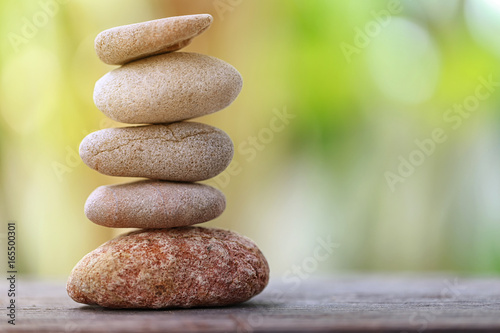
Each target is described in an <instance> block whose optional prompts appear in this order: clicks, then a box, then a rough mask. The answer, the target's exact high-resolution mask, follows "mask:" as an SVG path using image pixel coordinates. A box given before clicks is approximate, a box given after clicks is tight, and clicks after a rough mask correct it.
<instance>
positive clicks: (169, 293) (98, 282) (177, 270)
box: [66, 227, 269, 309]
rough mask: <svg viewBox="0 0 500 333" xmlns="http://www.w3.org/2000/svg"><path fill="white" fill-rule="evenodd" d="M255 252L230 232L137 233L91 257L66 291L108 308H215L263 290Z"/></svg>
mask: <svg viewBox="0 0 500 333" xmlns="http://www.w3.org/2000/svg"><path fill="white" fill-rule="evenodd" d="M268 279H269V266H268V264H267V261H266V259H265V257H264V256H263V254H262V253H261V251H260V250H259V249H258V247H257V246H256V245H255V244H254V243H253V242H252V241H251V240H250V239H248V238H246V237H244V236H241V235H239V234H237V233H235V232H231V231H227V230H221V229H215V228H211V229H208V228H201V227H181V228H172V229H154V230H151V231H144V230H139V231H135V232H132V233H129V234H126V235H123V236H120V237H118V238H115V239H113V240H111V241H109V242H107V243H105V244H103V245H101V246H100V247H99V248H97V249H96V250H94V251H92V252H90V253H89V254H87V255H86V256H85V257H83V259H82V260H80V262H79V263H78V264H76V266H75V268H73V271H72V272H71V274H70V277H69V279H68V282H67V285H66V289H67V291H68V294H69V296H70V297H71V298H72V299H73V300H75V301H76V302H79V303H84V304H98V305H101V306H105V307H112V308H155V309H156V308H170V307H182V308H190V307H195V306H196V307H198V306H220V305H229V304H235V303H240V302H244V301H246V300H248V299H250V298H251V297H253V296H255V295H257V294H259V293H260V292H261V291H262V290H263V289H264V288H265V286H266V285H267V283H268Z"/></svg>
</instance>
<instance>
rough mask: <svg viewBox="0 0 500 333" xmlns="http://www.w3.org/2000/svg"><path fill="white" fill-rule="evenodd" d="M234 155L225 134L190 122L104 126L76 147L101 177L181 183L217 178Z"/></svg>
mask: <svg viewBox="0 0 500 333" xmlns="http://www.w3.org/2000/svg"><path fill="white" fill-rule="evenodd" d="M233 151H234V150H233V143H232V141H231V139H230V138H229V137H228V136H227V134H226V133H224V132H223V131H221V130H220V129H218V128H215V127H212V126H209V125H205V124H200V123H195V122H180V123H173V124H168V125H147V126H137V127H122V128H107V129H103V130H100V131H97V132H94V133H91V134H89V135H87V136H86V137H85V138H84V139H83V141H82V143H81V144H80V157H81V158H82V160H83V162H85V164H87V165H88V166H89V167H91V168H92V169H94V170H96V171H99V172H100V173H102V174H105V175H110V176H123V177H145V178H151V179H162V180H171V181H185V182H194V181H200V180H205V179H208V178H211V177H214V176H216V175H218V174H219V173H221V172H222V171H224V169H225V168H226V167H227V166H228V165H229V162H231V159H232V157H233Z"/></svg>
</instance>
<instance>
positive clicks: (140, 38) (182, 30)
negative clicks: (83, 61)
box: [94, 14, 213, 65]
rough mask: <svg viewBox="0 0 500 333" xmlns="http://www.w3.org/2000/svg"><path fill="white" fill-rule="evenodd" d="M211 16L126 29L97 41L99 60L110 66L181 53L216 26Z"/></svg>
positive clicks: (117, 29)
mask: <svg viewBox="0 0 500 333" xmlns="http://www.w3.org/2000/svg"><path fill="white" fill-rule="evenodd" d="M212 20H213V19H212V16H211V15H210V14H198V15H185V16H174V17H167V18H164V19H159V20H153V21H147V22H141V23H135V24H129V25H123V26H120V27H114V28H111V29H108V30H105V31H103V32H101V33H100V34H99V35H97V37H96V39H95V43H94V46H95V50H96V52H97V56H98V57H99V58H100V59H101V60H102V61H103V62H105V63H107V64H110V65H122V64H125V63H127V62H130V61H132V60H137V59H141V58H144V57H148V56H152V55H155V54H161V53H166V52H171V51H176V50H179V49H181V48H183V47H185V46H187V45H189V44H190V43H191V40H192V39H193V38H194V37H196V36H198V35H199V34H201V33H202V32H204V31H205V30H206V29H208V27H209V26H210V24H212Z"/></svg>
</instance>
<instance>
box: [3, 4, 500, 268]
mask: <svg viewBox="0 0 500 333" xmlns="http://www.w3.org/2000/svg"><path fill="white" fill-rule="evenodd" d="M195 13H210V14H212V15H213V17H214V23H213V25H212V26H211V28H210V29H209V30H208V31H206V32H205V33H204V34H202V35H201V36H199V37H197V38H196V39H195V40H194V41H193V43H192V44H191V45H190V46H189V47H187V48H186V49H185V51H189V52H199V53H204V54H208V55H211V56H215V57H218V58H220V59H223V60H224V61H226V62H228V63H230V64H232V65H233V66H234V67H236V68H237V69H238V70H239V71H240V73H241V74H242V76H243V79H244V87H243V90H242V92H241V94H240V96H239V97H238V99H237V100H236V101H235V102H234V103H233V104H232V105H231V106H229V107H228V108H227V109H225V110H223V111H221V112H218V113H216V114H213V115H210V116H207V117H203V118H200V119H197V121H201V122H205V123H208V124H211V125H214V126H217V127H219V128H221V129H223V130H224V131H226V132H227V133H228V134H229V135H230V136H231V137H232V139H233V141H234V145H235V148H236V152H235V156H234V161H233V164H232V165H231V167H230V168H229V169H228V171H227V172H225V173H223V174H221V175H220V176H218V177H217V178H215V179H212V180H209V181H207V183H208V184H212V185H214V186H217V187H218V188H220V189H221V190H222V191H223V192H224V193H225V194H226V197H227V210H226V212H225V213H224V214H223V215H222V216H221V217H220V218H218V219H216V220H214V221H211V222H209V223H207V225H211V226H219V227H222V228H230V229H233V230H236V231H238V232H240V233H242V234H245V235H247V236H249V237H250V238H252V239H253V240H255V241H256V243H257V244H258V245H259V246H260V247H261V249H262V250H263V252H264V254H265V255H266V257H267V258H268V260H269V262H270V266H271V270H272V274H273V275H274V276H275V277H277V276H278V277H279V276H285V277H286V276H288V277H290V276H293V275H298V276H300V274H302V275H304V276H305V275H309V274H324V273H333V272H339V271H352V270H354V271H434V270H439V271H443V270H444V271H456V272H471V273H476V272H479V273H495V272H496V273H500V172H499V168H500V121H499V120H500V118H499V114H500V113H499V112H498V108H499V106H500V98H499V96H500V95H499V92H500V66H499V63H500V34H499V33H498V31H500V1H487V0H474V1H472V0H470V1H452V0H450V1H433V0H424V1H408V0H402V1H361V0H359V1H340V0H338V1H335V0H331V1H330V0H323V1H321V0H315V1H310V0H296V1H292V0H272V1H269V0H209V1H205V0H195V1H193V0H190V1H186V0H157V1H153V0H148V1H135V0H119V1H118V0H107V1H97V0H85V1H83V0H64V1H63V0H60V1H56V0H41V1H38V0H32V1H31V0H30V1H27V0H26V1H17V0H0V16H1V19H0V36H1V38H0V66H1V67H0V87H1V92H0V180H1V185H2V186H1V190H0V221H1V223H2V224H1V225H2V230H0V234H1V236H2V238H1V239H0V241H1V242H2V244H3V245H2V248H3V249H5V246H6V239H5V232H6V230H7V222H8V221H16V222H17V231H18V234H17V235H18V236H17V237H18V239H17V242H18V266H19V270H20V272H21V273H23V274H26V275H33V276H43V277H64V276H67V275H68V274H69V272H70V270H71V268H72V267H73V266H74V265H75V264H76V262H78V260H80V258H81V257H83V256H84V255H85V254H86V253H87V252H89V251H91V250H93V249H94V248H96V247H97V246H99V245H100V244H101V243H103V242H105V241H107V240H108V239H110V238H112V237H114V236H116V235H118V234H120V233H122V232H123V230H116V229H108V228H104V227H100V226H97V225H94V224H93V223H91V222H90V221H88V220H87V219H86V218H85V216H84V214H83V205H84V202H85V200H86V198H87V196H88V195H89V194H90V193H91V192H92V191H93V190H94V189H95V188H96V187H98V186H100V185H104V184H111V183H121V182H125V181H128V180H129V179H123V178H118V177H107V176H103V175H100V174H99V173H97V172H95V171H93V170H91V169H90V168H88V167H86V166H85V165H84V164H83V163H82V162H81V161H80V159H79V157H78V155H77V152H78V146H79V143H80V141H81V140H82V139H83V138H84V137H85V136H86V135H87V134H88V133H90V132H93V131H96V130H99V129H101V128H105V127H111V126H119V125H120V124H116V123H113V122H112V121H111V120H108V119H106V118H105V117H104V115H103V114H102V113H101V112H99V111H98V110H97V108H96V107H95V106H94V104H93V100H92V92H93V86H94V83H95V81H96V80H97V79H99V78H100V77H101V76H102V75H104V74H105V73H106V72H107V71H109V70H111V69H112V68H113V67H112V66H108V65H105V64H103V63H101V62H100V61H99V60H98V58H97V56H96V55H95V52H94V50H93V40H94V38H95V36H96V35H97V34H98V33H99V32H100V31H102V30H105V29H108V28H110V27H114V26H118V25H124V24H129V23H135V22H140V21H146V20H152V19H157V18H162V17H167V16H176V15H185V14H195ZM325 243H333V245H332V246H331V248H329V249H324V248H321V247H322V246H323V247H324V244H325ZM318 249H320V250H321V253H320V252H319V251H320V250H318ZM327 250H329V251H327ZM3 253H5V252H3ZM325 253H326V254H325ZM320 254H321V255H320ZM0 263H1V264H2V267H4V265H5V263H6V253H5V254H1V255H0ZM299 271H301V272H302V273H300V274H299ZM306 273H307V274H306Z"/></svg>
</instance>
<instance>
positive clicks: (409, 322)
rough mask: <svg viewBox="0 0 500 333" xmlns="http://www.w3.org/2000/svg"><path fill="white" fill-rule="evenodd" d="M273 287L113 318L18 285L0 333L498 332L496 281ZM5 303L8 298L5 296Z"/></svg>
mask: <svg viewBox="0 0 500 333" xmlns="http://www.w3.org/2000/svg"><path fill="white" fill-rule="evenodd" d="M295 282H296V283H285V282H283V281H281V280H274V281H272V282H271V284H270V285H269V286H268V287H267V288H266V290H265V291H264V292H263V293H262V294H261V295H259V296H257V297H255V298H254V299H253V300H251V301H249V302H247V303H245V304H241V305H238V306H233V307H224V308H207V309H188V310H154V311H147V310H141V311H138V310H111V309H103V308H101V307H95V306H85V305H81V304H78V303H75V302H73V301H72V300H71V299H70V298H69V297H68V296H67V294H66V291H65V289H64V282H59V283H58V282H42V281H30V280H20V281H18V283H17V290H18V297H17V299H16V303H17V312H16V325H15V327H14V326H12V325H9V324H7V319H8V318H7V317H6V316H5V306H6V305H7V303H6V299H7V297H6V288H5V287H6V285H5V283H4V282H2V284H1V287H2V288H1V292H2V294H3V295H2V297H1V298H0V299H1V308H2V309H3V310H2V318H1V322H0V332H478V331H479V332H500V277H497V278H493V277H483V278H467V277H455V276H446V275H432V276H424V277H422V276H420V277H416V276H408V275H405V276H402V275H392V276H391V275H353V276H338V277H330V278H315V279H312V278H309V279H305V280H302V281H300V283H299V281H298V279H297V280H296V281H295ZM4 295H5V296H4Z"/></svg>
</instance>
